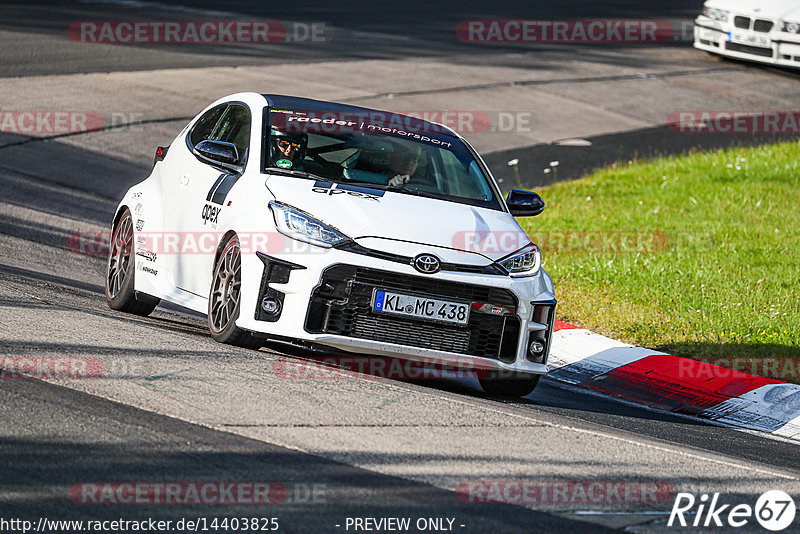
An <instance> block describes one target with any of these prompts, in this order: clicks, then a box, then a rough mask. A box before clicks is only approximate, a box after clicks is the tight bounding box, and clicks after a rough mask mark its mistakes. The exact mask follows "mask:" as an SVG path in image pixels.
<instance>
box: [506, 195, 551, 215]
mask: <svg viewBox="0 0 800 534" xmlns="http://www.w3.org/2000/svg"><path fill="white" fill-rule="evenodd" d="M506 204H507V205H508V209H509V211H511V215H513V216H514V217H535V216H536V215H539V214H540V213H542V212H543V211H544V200H542V197H540V196H539V195H538V194H537V193H534V192H532V191H524V190H522V189H512V190H511V191H509V192H508V198H507V199H506Z"/></svg>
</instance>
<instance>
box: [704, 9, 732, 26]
mask: <svg viewBox="0 0 800 534" xmlns="http://www.w3.org/2000/svg"><path fill="white" fill-rule="evenodd" d="M730 14H731V12H730V11H724V10H722V9H716V8H713V7H704V8H703V15H705V16H706V17H708V18H710V19H712V20H719V21H722V22H728V17H729V16H730Z"/></svg>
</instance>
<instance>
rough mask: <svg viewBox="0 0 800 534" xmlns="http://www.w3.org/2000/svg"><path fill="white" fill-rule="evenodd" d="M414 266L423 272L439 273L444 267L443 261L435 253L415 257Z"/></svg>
mask: <svg viewBox="0 0 800 534" xmlns="http://www.w3.org/2000/svg"><path fill="white" fill-rule="evenodd" d="M414 268H415V269H416V270H418V271H419V272H421V273H425V274H433V273H438V272H439V269H441V268H442V262H440V261H439V258H437V257H436V256H434V255H433V254H420V255H419V256H417V257H416V258H414Z"/></svg>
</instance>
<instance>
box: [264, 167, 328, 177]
mask: <svg viewBox="0 0 800 534" xmlns="http://www.w3.org/2000/svg"><path fill="white" fill-rule="evenodd" d="M264 170H265V171H267V172H269V173H271V174H281V175H283V176H297V177H298V178H308V179H310V180H327V178H323V177H321V176H317V175H316V174H312V173H310V172H305V171H298V170H295V169H281V168H280V167H267V168H266V169H264Z"/></svg>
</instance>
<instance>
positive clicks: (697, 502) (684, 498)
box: [667, 490, 797, 532]
mask: <svg viewBox="0 0 800 534" xmlns="http://www.w3.org/2000/svg"><path fill="white" fill-rule="evenodd" d="M718 501H719V493H715V494H714V495H711V496H709V495H708V494H705V493H704V494H703V495H701V496H700V498H699V499H698V498H696V497H695V496H694V495H692V494H691V493H678V495H677V496H676V497H675V503H674V504H673V505H672V512H671V513H670V515H669V521H668V522H667V526H668V527H671V526H673V525H674V526H679V527H687V526H691V527H695V529H694V530H696V527H710V528H721V527H733V528H739V527H743V526H745V525H747V524H749V523H750V522H751V521H752V520H753V519H755V520H756V521H758V524H759V525H761V526H762V527H763V528H765V529H767V530H771V531H773V532H779V531H781V530H785V529H787V528H789V526H791V525H792V523H793V522H794V516H795V514H796V512H797V510H796V509H795V504H794V499H792V498H791V497H790V496H789V494H788V493H786V492H784V491H780V490H772V491H768V492H766V493H764V494H763V495H761V496H760V497H759V498H758V500H757V501H756V504H755V506H750V505H749V504H737V505H730V504H718ZM685 516H689V518H688V519H687V518H686V517H685ZM692 517H693V518H694V519H692Z"/></svg>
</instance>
